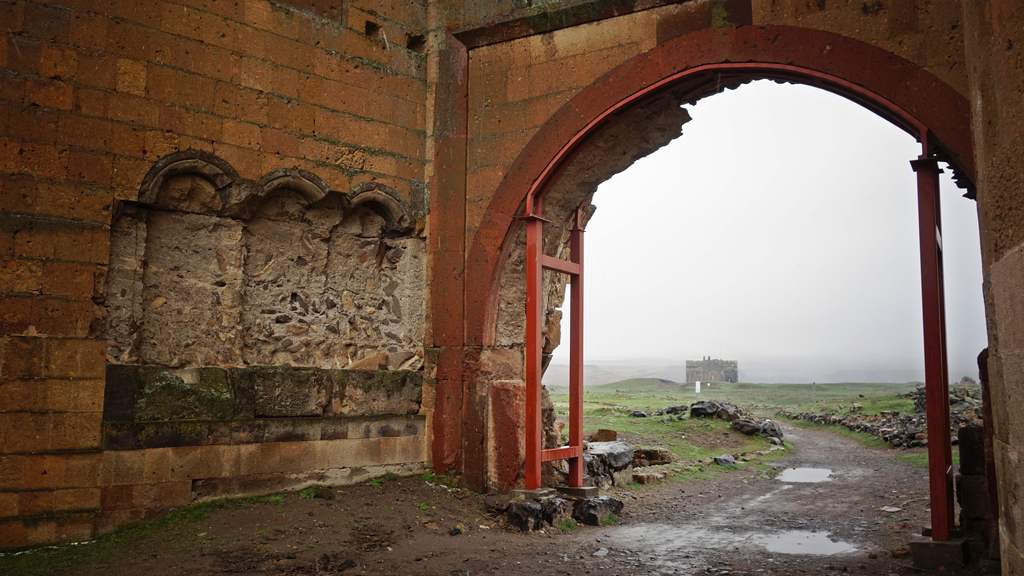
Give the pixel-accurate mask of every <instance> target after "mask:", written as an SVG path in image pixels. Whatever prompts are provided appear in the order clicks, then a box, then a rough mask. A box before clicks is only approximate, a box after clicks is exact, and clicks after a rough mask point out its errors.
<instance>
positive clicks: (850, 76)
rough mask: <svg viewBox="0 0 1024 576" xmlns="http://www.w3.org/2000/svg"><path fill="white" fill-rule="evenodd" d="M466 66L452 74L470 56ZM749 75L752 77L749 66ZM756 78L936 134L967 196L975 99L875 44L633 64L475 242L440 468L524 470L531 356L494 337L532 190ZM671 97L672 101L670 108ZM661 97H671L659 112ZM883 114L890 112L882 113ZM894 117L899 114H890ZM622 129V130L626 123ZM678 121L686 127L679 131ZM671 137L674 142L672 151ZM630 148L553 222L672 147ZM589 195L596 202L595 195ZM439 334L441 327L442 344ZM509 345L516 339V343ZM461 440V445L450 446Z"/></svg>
mask: <svg viewBox="0 0 1024 576" xmlns="http://www.w3.org/2000/svg"><path fill="white" fill-rule="evenodd" d="M455 54H456V55H458V51H455ZM462 54H463V55H462V56H457V57H456V58H455V59H454V60H452V62H457V61H458V60H459V59H460V58H464V53H462ZM722 64H731V65H735V67H736V72H737V73H736V74H735V75H731V76H728V77H727V78H726V79H725V80H724V81H719V80H720V79H721V78H717V79H713V80H714V81H710V82H709V81H708V79H707V78H705V79H704V80H703V81H694V82H691V83H689V84H687V83H683V84H682V85H680V84H671V83H669V84H671V85H669V84H666V85H665V86H664V90H661V91H658V92H657V93H656V94H655V93H652V95H651V99H649V100H647V101H644V102H636V103H635V105H634V106H631V107H626V108H623V109H620V110H617V113H616V114H611V115H609V114H608V111H609V110H613V109H616V107H617V106H620V104H621V103H622V102H624V101H626V100H628V99H630V98H631V97H632V96H633V95H634V94H636V93H637V92H640V91H644V90H646V89H649V88H650V87H652V86H656V85H658V84H659V83H665V81H666V79H668V78H670V77H672V76H673V75H677V74H679V73H680V72H682V71H686V70H691V69H699V68H701V67H710V68H709V69H716V68H715V65H722ZM741 64H750V65H751V66H749V67H746V68H745V67H743V66H742V65H741ZM757 64H770V65H773V68H774V70H775V72H767V71H766V69H764V68H759V67H758V66H756V65H757ZM755 78H774V79H777V80H782V81H795V82H803V83H814V84H815V85H818V86H819V87H822V88H824V89H827V90H830V91H833V92H836V93H839V94H841V95H843V96H846V97H848V98H850V99H852V100H854V101H857V102H859V103H861V104H862V105H865V106H866V107H868V108H869V109H872V110H874V111H875V112H878V113H881V114H882V115H883V116H885V117H887V118H888V119H890V120H892V121H894V123H896V124H897V125H899V126H901V127H903V128H904V129H908V127H907V125H906V124H907V123H908V122H909V123H911V124H915V123H916V124H918V125H920V126H925V127H927V132H928V140H929V148H930V151H931V152H933V153H937V154H938V155H939V156H940V157H942V158H943V159H945V160H947V161H949V162H950V164H951V165H952V166H953V167H954V168H955V170H956V172H957V173H958V175H959V177H960V178H961V184H962V185H964V186H966V187H968V188H970V186H971V182H972V181H973V174H974V166H973V150H972V142H971V136H970V121H969V119H970V109H969V106H968V101H967V100H966V98H964V97H963V96H962V95H961V94H960V93H959V92H957V91H956V90H954V89H953V88H951V87H950V86H948V85H947V84H946V83H944V82H943V81H942V80H940V79H939V78H937V77H936V76H934V75H933V74H931V73H930V72H928V71H926V70H924V69H922V68H921V67H920V66H917V65H916V64H914V63H912V62H909V61H907V60H905V59H902V58H900V57H898V56H895V55H893V54H892V53H890V52H887V51H885V50H882V49H880V48H877V47H875V46H872V45H870V44H866V43H863V42H860V41H857V40H853V39H850V38H846V37H843V36H840V35H837V34H832V33H828V32H822V31H815V30H808V29H804V28H794V27H785V26H764V27H755V26H746V27H740V28H720V29H708V30H702V31H699V32H696V33H693V34H689V35H686V36H682V37H679V38H675V39H673V40H670V41H667V42H665V43H663V44H660V45H658V46H657V47H655V48H653V49H651V50H649V51H647V52H644V53H642V54H639V55H637V56H635V57H633V58H631V59H629V60H628V61H626V62H624V63H622V64H621V65H619V66H617V67H615V68H614V69H612V70H609V71H608V72H607V73H605V74H604V75H603V76H601V77H600V78H599V79H598V80H597V81H595V82H594V83H593V84H591V85H590V86H589V87H587V88H586V89H584V90H583V91H581V92H580V93H579V94H577V95H576V96H575V97H573V98H572V99H571V100H570V101H569V102H568V103H566V104H565V105H563V106H562V107H561V108H559V109H558V110H557V111H556V112H555V113H554V114H553V115H552V116H551V117H550V118H549V119H548V120H547V122H545V123H544V124H543V125H542V126H541V128H540V129H539V130H538V131H537V132H536V134H534V135H533V137H532V138H531V139H530V141H529V143H528V144H527V145H526V146H525V148H524V149H523V151H522V152H521V153H520V154H519V155H518V156H517V157H516V159H515V160H514V162H512V164H511V165H510V167H509V169H508V171H507V173H506V174H505V175H504V177H503V178H502V179H501V181H500V184H498V186H497V188H496V189H495V191H494V193H493V195H492V196H491V197H490V201H489V203H488V204H487V208H486V210H485V211H484V213H483V215H482V217H481V218H480V222H479V228H478V229H477V230H476V232H475V234H473V235H471V236H469V237H467V244H468V245H467V247H466V260H465V276H464V284H463V285H462V288H463V289H462V290H460V291H461V292H462V294H463V300H462V303H463V307H462V309H461V310H459V311H458V312H459V313H460V315H461V318H452V317H450V316H449V317H446V318H445V319H444V320H443V322H444V323H445V324H446V325H447V326H448V327H451V326H452V323H453V321H459V320H461V326H459V327H458V328H459V330H458V331H460V332H462V338H461V339H460V340H461V346H447V347H442V348H440V349H439V357H438V391H437V398H438V405H437V411H436V412H435V419H434V425H435V428H434V433H435V435H434V447H433V453H434V463H435V466H437V467H448V466H446V463H452V462H456V461H458V462H459V465H458V468H459V469H460V471H461V472H462V473H463V475H464V477H465V479H466V481H467V482H468V483H469V484H471V485H475V486H478V487H486V488H490V489H496V490H504V489H507V488H509V487H511V486H513V485H515V484H516V482H517V475H518V474H519V471H520V463H521V462H522V458H523V456H522V448H521V444H522V421H521V418H522V415H521V408H520V406H521V405H522V399H523V392H522V377H523V375H522V371H523V368H522V363H523V356H522V352H521V349H517V347H516V346H515V345H514V344H511V345H510V339H509V337H508V335H507V334H505V335H504V338H503V337H502V335H501V334H499V326H500V327H501V330H502V331H506V332H507V331H508V327H509V325H510V324H511V325H515V322H514V321H513V322H510V321H509V318H507V317H505V316H501V315H502V314H504V313H505V312H504V311H507V310H508V305H507V303H506V305H505V306H502V299H501V293H502V287H503V286H504V287H505V290H506V291H507V290H508V289H509V287H510V286H515V285H516V282H515V281H514V280H513V279H512V278H511V277H510V271H509V262H510V261H511V260H512V259H513V253H514V252H515V246H516V243H517V237H521V233H522V230H521V228H522V227H521V226H520V224H519V222H518V220H517V218H518V217H519V216H521V215H522V213H523V208H524V202H525V200H526V198H527V194H528V193H529V192H530V191H531V189H536V188H537V187H538V186H542V187H546V186H548V185H552V184H553V185H554V186H555V187H556V188H557V187H558V186H559V184H557V182H558V181H560V178H559V176H561V177H562V178H568V179H570V180H572V176H565V174H566V173H570V172H572V164H573V162H572V160H573V159H574V158H575V159H576V161H580V160H579V159H580V158H584V160H583V162H584V164H586V165H587V166H588V167H590V168H593V162H590V163H589V164H587V162H586V160H585V158H586V156H587V154H588V153H587V143H588V142H593V141H594V140H595V139H596V140H599V139H601V138H609V137H610V138H611V141H612V142H619V143H622V142H630V141H631V140H630V139H629V137H628V136H624V135H623V134H617V133H616V130H618V131H619V132H620V133H621V132H624V131H628V130H629V128H628V127H623V126H624V125H630V124H635V123H636V122H637V121H642V120H643V119H645V118H646V119H648V120H649V119H651V118H654V117H656V116H657V115H658V110H659V109H660V110H665V109H667V108H668V107H671V106H673V105H675V106H676V107H677V108H678V103H679V102H685V101H692V100H696V99H699V98H700V97H702V96H705V95H707V94H710V93H714V92H716V91H719V90H721V89H724V88H726V87H730V86H735V85H737V84H740V83H743V82H745V81H749V80H751V79H755ZM812 79H814V80H813V81H812ZM829 79H831V80H829ZM669 94H670V95H671V97H670V96H666V95H669ZM658 97H660V98H662V101H661V103H658V101H657V98H658ZM878 102H884V103H886V105H885V106H879V105H878V104H877V103H878ZM886 108H890V109H892V110H898V111H900V113H899V114H896V115H894V114H891V113H890V112H887V111H886ZM630 114H632V116H630ZM623 117H626V118H627V120H626V121H625V122H623V121H622V118H623ZM603 120H607V122H605V124H606V125H603V126H599V125H598V124H600V123H601V122H602V121H603ZM682 121H685V119H682ZM670 123H671V122H670ZM681 123H682V122H681V121H677V123H676V125H677V126H678V124H681ZM616 126H619V128H616ZM908 130H909V129H908ZM911 131H912V130H911ZM671 137H674V136H669V137H668V139H671ZM631 142H632V145H634V146H637V148H638V149H637V150H635V151H630V153H629V154H626V155H627V156H629V158H626V159H625V161H621V162H619V164H620V165H613V166H608V167H606V168H605V170H606V173H602V174H600V175H597V176H593V177H591V178H589V181H588V183H587V185H586V186H584V187H583V188H581V187H579V186H570V187H569V188H574V190H573V191H571V192H570V195H573V194H574V195H575V196H574V197H573V199H572V200H571V201H562V202H555V203H552V202H550V201H549V205H551V204H556V205H557V207H556V208H554V209H552V207H551V206H549V208H548V212H547V213H546V215H545V216H546V217H547V218H548V219H550V220H552V221H554V222H556V223H558V222H563V221H566V214H563V213H562V212H565V211H566V210H569V209H572V208H574V207H575V206H576V205H578V204H579V202H580V201H581V200H582V201H585V200H586V198H587V195H588V194H592V192H593V189H596V185H597V184H598V183H600V181H603V179H606V178H607V177H610V176H611V175H612V174H614V173H616V172H618V171H621V170H622V169H624V168H625V167H626V166H628V165H629V164H631V163H632V161H634V160H635V159H636V158H638V157H640V156H643V155H646V154H648V153H650V152H651V151H653V150H655V149H657V148H658V147H660V146H661V145H663V144H664V143H665V142H667V140H664V137H662V140H659V139H658V138H654V139H652V140H651V141H649V142H647V143H646V144H641V145H637V144H636V142H637V140H636V139H635V138H634V139H632V141H631ZM659 142H660V143H659ZM606 144H607V143H606ZM602 147H603V146H602ZM558 159H562V160H564V161H561V162H560V161H558ZM553 161H555V162H553ZM613 164H614V163H613ZM622 164H624V165H622ZM591 184H592V189H590V190H589V192H588V191H587V190H586V188H587V186H590V185H591ZM556 195H557V194H556ZM566 207H568V208H566ZM549 228H557V227H551V226H549ZM562 232H564V227H563V230H554V231H547V232H546V233H545V239H546V240H548V241H547V242H546V246H547V248H546V252H547V253H548V254H549V255H555V254H556V253H557V251H558V250H559V249H560V247H561V243H560V242H559V241H558V240H559V239H561V238H563V237H564V234H562ZM552 240H554V241H552ZM513 274H514V272H513ZM453 288H455V286H454V285H453V284H449V285H448V286H436V285H435V286H434V290H433V294H434V298H435V302H436V301H437V299H438V298H439V297H445V298H446V299H448V301H449V306H451V301H450V297H451V296H454V295H455V294H452V289H453ZM510 313H511V314H513V315H514V314H515V313H514V312H510ZM440 322H441V321H440V320H439V319H437V318H435V323H434V326H435V337H436V336H437V334H438V328H439V327H441V324H440ZM514 340H515V336H514V335H513V337H512V338H511V341H514ZM520 342H521V340H520ZM443 399H448V401H447V402H445V401H443ZM453 426H455V428H453ZM455 438H458V439H459V440H461V441H459V442H451V441H448V440H449V439H455ZM513 438H514V439H515V440H518V441H515V440H513Z"/></svg>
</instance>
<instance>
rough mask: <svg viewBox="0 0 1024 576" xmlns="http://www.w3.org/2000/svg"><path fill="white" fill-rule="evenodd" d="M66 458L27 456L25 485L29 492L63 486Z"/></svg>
mask: <svg viewBox="0 0 1024 576" xmlns="http://www.w3.org/2000/svg"><path fill="white" fill-rule="evenodd" d="M65 464H66V456H57V455H54V456H29V457H28V458H27V459H26V461H25V484H24V487H25V488H27V489H29V490H39V489H44V488H59V487H62V486H63V485H64V465H65Z"/></svg>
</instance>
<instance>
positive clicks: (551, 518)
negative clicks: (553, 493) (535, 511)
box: [540, 498, 572, 526]
mask: <svg viewBox="0 0 1024 576" xmlns="http://www.w3.org/2000/svg"><path fill="white" fill-rule="evenodd" d="M540 505H541V508H542V509H543V515H544V521H545V522H547V523H548V524H550V525H552V526H554V525H556V524H558V523H559V522H562V521H563V520H568V519H569V518H571V517H572V507H571V506H569V501H568V500H566V499H565V498H545V499H543V500H541V502H540Z"/></svg>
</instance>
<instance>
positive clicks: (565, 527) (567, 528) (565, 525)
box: [555, 520, 580, 532]
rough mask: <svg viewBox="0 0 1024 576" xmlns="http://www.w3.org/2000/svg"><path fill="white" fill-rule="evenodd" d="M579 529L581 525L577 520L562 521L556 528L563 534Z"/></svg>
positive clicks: (556, 524)
mask: <svg viewBox="0 0 1024 576" xmlns="http://www.w3.org/2000/svg"><path fill="white" fill-rule="evenodd" d="M579 527H580V525H579V524H577V523H576V521H575V520H562V521H560V522H557V523H555V528H558V530H559V531H561V532H572V531H573V530H575V529H577V528H579Z"/></svg>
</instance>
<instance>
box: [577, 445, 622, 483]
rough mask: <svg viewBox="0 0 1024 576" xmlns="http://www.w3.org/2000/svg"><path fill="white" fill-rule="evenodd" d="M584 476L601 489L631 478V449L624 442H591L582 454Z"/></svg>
mask: <svg viewBox="0 0 1024 576" xmlns="http://www.w3.org/2000/svg"><path fill="white" fill-rule="evenodd" d="M583 463H584V474H586V475H587V476H589V477H590V478H591V480H592V481H593V482H594V484H595V485H597V486H600V487H602V488H607V487H608V486H620V485H622V484H624V483H626V482H629V481H630V480H631V479H632V478H633V466H632V464H633V448H632V447H631V446H630V445H629V444H626V443H625V442H591V443H590V444H589V446H588V450H587V451H586V452H584V453H583Z"/></svg>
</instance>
